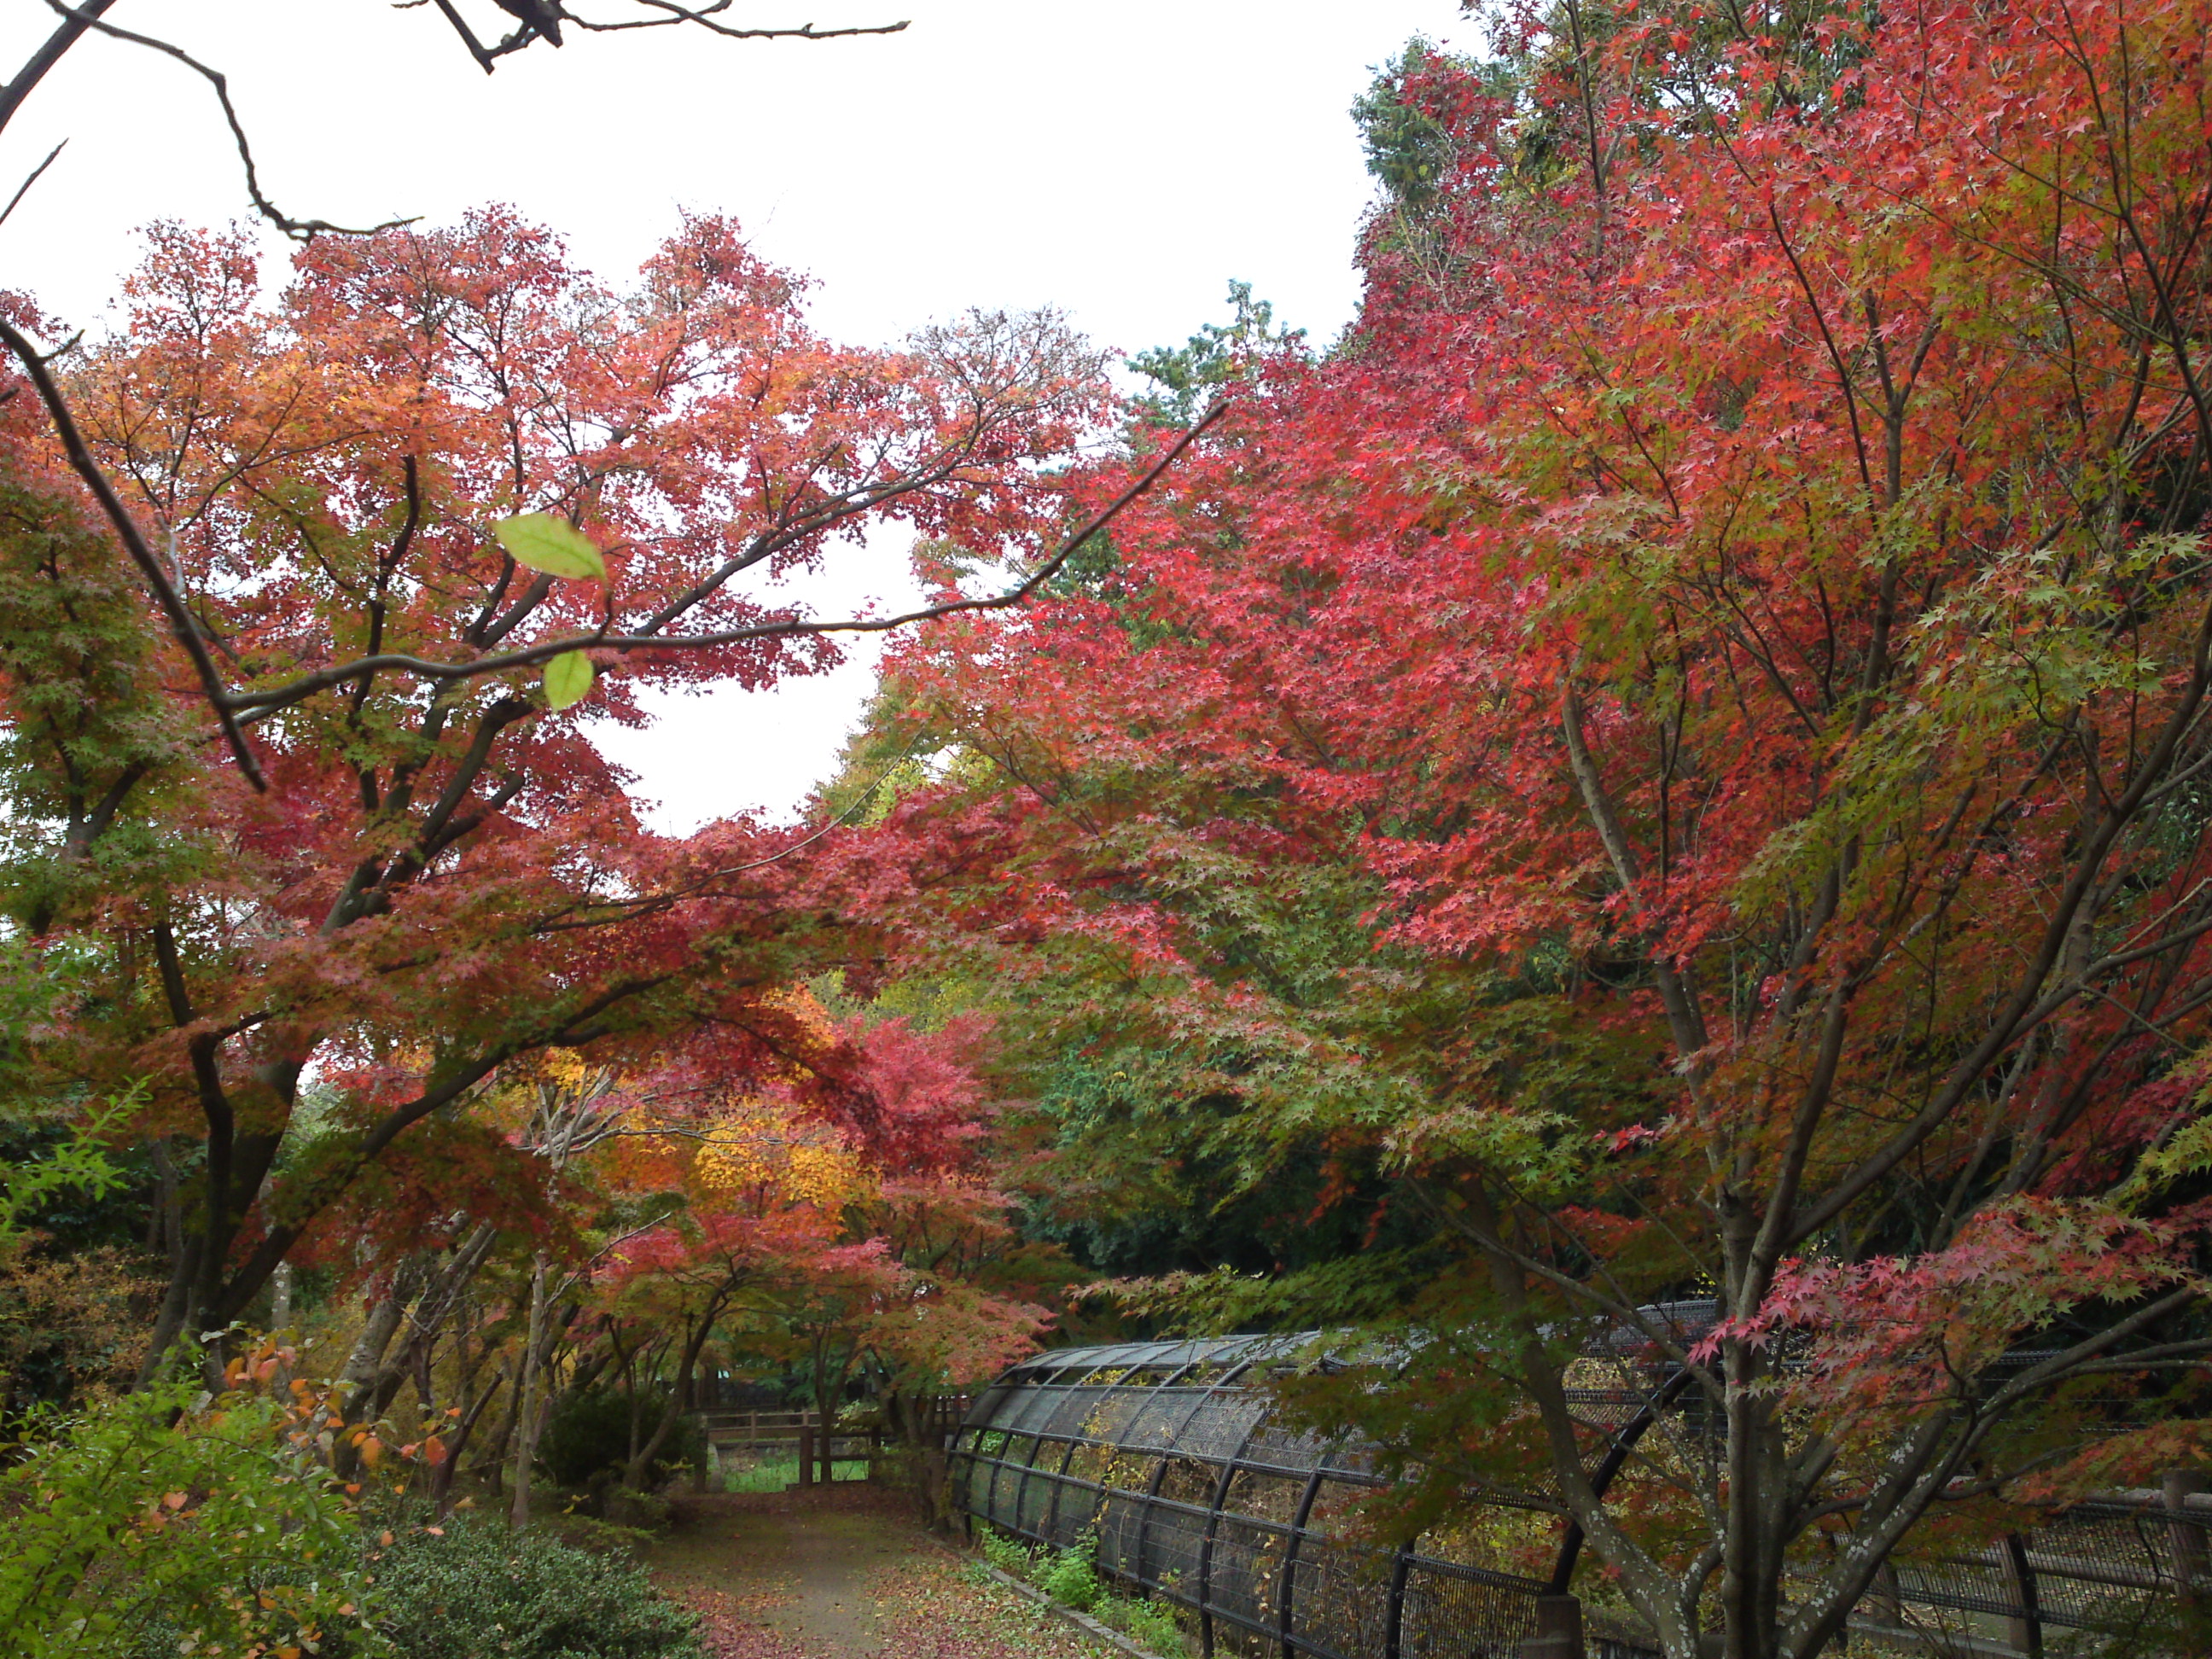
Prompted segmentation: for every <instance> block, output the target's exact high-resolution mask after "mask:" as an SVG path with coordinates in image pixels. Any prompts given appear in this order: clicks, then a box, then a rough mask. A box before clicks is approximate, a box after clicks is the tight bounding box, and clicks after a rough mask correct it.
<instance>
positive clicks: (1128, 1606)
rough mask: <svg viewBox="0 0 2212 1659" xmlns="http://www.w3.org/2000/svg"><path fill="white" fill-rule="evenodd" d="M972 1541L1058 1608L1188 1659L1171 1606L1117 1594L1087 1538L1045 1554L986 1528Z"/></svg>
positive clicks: (1166, 1658) (1172, 1657)
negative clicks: (1087, 1616)
mask: <svg viewBox="0 0 2212 1659" xmlns="http://www.w3.org/2000/svg"><path fill="white" fill-rule="evenodd" d="M976 1542H977V1543H978V1544H979V1545H980V1546H981V1548H982V1551H983V1559H985V1560H987V1561H988V1562H989V1563H990V1564H991V1565H993V1566H994V1567H996V1568H998V1570H999V1571H1001V1572H1004V1573H1010V1574H1012V1576H1013V1577H1017V1578H1019V1579H1022V1580H1023V1581H1024V1582H1025V1583H1031V1584H1034V1585H1036V1588H1037V1589H1040V1590H1042V1591H1043V1592H1044V1593H1045V1594H1046V1595H1048V1596H1050V1597H1051V1598H1052V1599H1053V1600H1054V1601H1057V1602H1059V1603H1060V1605H1061V1606H1062V1607H1073V1608H1074V1609H1075V1611H1076V1612H1078V1613H1089V1614H1090V1615H1091V1617H1092V1618H1094V1619H1096V1620H1098V1622H1099V1623H1100V1624H1102V1625H1109V1626H1112V1627H1113V1628H1114V1629H1115V1630H1118V1631H1120V1632H1122V1633H1123V1634H1125V1635H1126V1636H1127V1637H1128V1638H1129V1639H1130V1640H1132V1641H1133V1642H1134V1643H1136V1644H1137V1645H1138V1646H1139V1647H1142V1648H1147V1649H1150V1650H1152V1652H1154V1653H1156V1654H1158V1655H1160V1656H1162V1659H1187V1656H1188V1653H1189V1651H1190V1650H1189V1647H1188V1645H1187V1644H1185V1642H1184V1641H1183V1636H1182V1627H1181V1626H1178V1625H1177V1624H1176V1618H1175V1610H1174V1609H1173V1608H1172V1607H1167V1606H1165V1605H1164V1604H1163V1603H1161V1602H1158V1601H1146V1600H1145V1599H1143V1598H1142V1597H1141V1596H1127V1595H1115V1594H1114V1592H1113V1591H1112V1590H1111V1589H1109V1588H1108V1587H1107V1585H1106V1583H1105V1581H1104V1580H1103V1579H1102V1578H1101V1577H1099V1576H1098V1567H1097V1550H1098V1545H1097V1540H1096V1539H1095V1538H1092V1537H1089V1536H1085V1537H1084V1538H1082V1539H1079V1540H1078V1541H1076V1542H1074V1543H1073V1544H1070V1545H1068V1546H1066V1547H1065V1548H1063V1549H1059V1550H1054V1551H1052V1552H1050V1553H1046V1552H1044V1551H1042V1550H1037V1549H1033V1548H1031V1547H1030V1546H1029V1545H1027V1544H1025V1543H1024V1542H1023V1541H1021V1540H1019V1539H1018V1538H1015V1537H1013V1536H1012V1534H1007V1533H1002V1532H1000V1531H998V1530H997V1529H996V1528H989V1527H987V1528H984V1529H983V1530H982V1531H981V1533H980V1534H977V1537H976Z"/></svg>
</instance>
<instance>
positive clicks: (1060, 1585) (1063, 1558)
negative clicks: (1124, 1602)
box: [1036, 1544, 1104, 1613]
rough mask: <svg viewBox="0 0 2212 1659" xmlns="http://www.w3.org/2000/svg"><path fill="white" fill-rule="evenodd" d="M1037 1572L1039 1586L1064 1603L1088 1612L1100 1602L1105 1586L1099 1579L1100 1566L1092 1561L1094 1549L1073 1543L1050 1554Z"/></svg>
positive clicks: (1081, 1611)
mask: <svg viewBox="0 0 2212 1659" xmlns="http://www.w3.org/2000/svg"><path fill="white" fill-rule="evenodd" d="M1039 1568H1040V1570H1039V1571H1038V1572H1037V1573H1036V1587H1037V1588H1038V1589H1041V1590H1042V1591H1043V1592H1044V1593H1045V1594H1046V1595H1049V1596H1050V1597H1052V1599H1053V1600H1054V1601H1058V1602H1060V1604H1061V1605H1062V1606H1063V1607H1073V1608H1074V1609H1075V1610H1076V1611H1077V1612H1078V1613H1088V1612H1090V1611H1091V1608H1093V1607H1097V1605H1098V1598H1099V1597H1100V1596H1101V1595H1103V1594H1104V1589H1103V1586H1102V1585H1100V1583H1099V1582H1098V1569H1097V1567H1096V1566H1094V1565H1091V1551H1090V1549H1089V1547H1086V1546H1085V1545H1081V1544H1071V1545H1069V1546H1068V1547H1066V1549H1064V1550H1061V1551H1060V1552H1059V1553H1057V1554H1054V1555H1052V1556H1048V1557H1047V1558H1046V1559H1044V1560H1043V1561H1042V1562H1041V1563H1040V1564H1039Z"/></svg>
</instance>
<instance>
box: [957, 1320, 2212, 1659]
mask: <svg viewBox="0 0 2212 1659" xmlns="http://www.w3.org/2000/svg"><path fill="white" fill-rule="evenodd" d="M1312 1341H1313V1338H1312V1337H1311V1336H1310V1335H1302V1336H1291V1337H1259V1336H1243V1337H1225V1338H1218V1339H1211V1340H1196V1341H1180V1342H1140V1343H1122V1344H1116V1345H1113V1346H1105V1347H1094V1348H1066V1349H1059V1350H1053V1351H1048V1352H1043V1353H1041V1354H1038V1355H1036V1357H1035V1358H1032V1359H1030V1360H1028V1361H1026V1362H1024V1364H1020V1365H1017V1366H1016V1367H1014V1368H1013V1369H1012V1370H1010V1371H1008V1372H1007V1373H1006V1375H1005V1376H1002V1377H1001V1378H1000V1379H999V1381H998V1382H997V1383H995V1384H994V1385H993V1386H992V1387H991V1389H989V1390H987V1392H986V1393H984V1394H983V1395H981V1396H980V1397H979V1398H978V1399H977V1400H976V1401H975V1406H974V1407H973V1409H972V1410H971V1411H970V1412H969V1415H968V1418H967V1420H966V1422H965V1423H964V1424H963V1425H962V1428H961V1430H960V1432H959V1434H958V1436H957V1438H956V1440H955V1442H954V1447H953V1467H952V1477H953V1489H954V1492H955V1495H956V1498H957V1501H958V1502H959V1504H960V1505H961V1507H962V1508H963V1510H965V1512H966V1513H967V1514H968V1515H969V1516H970V1517H971V1518H972V1519H973V1520H975V1521H980V1522H989V1523H990V1524H991V1525H993V1526H994V1527H997V1528H1000V1530H1002V1531H1004V1532H1006V1533H1009V1534H1013V1535H1014V1536H1016V1537H1018V1538H1021V1539H1024V1540H1027V1541H1030V1542H1032V1543H1035V1544H1039V1545H1043V1546H1047V1547H1054V1548H1063V1547H1068V1546H1071V1545H1078V1544H1081V1543H1084V1542H1085V1541H1095V1545H1096V1550H1097V1565H1098V1567H1099V1569H1100V1571H1102V1572H1103V1573H1104V1574H1106V1575H1108V1576H1109V1577H1113V1578H1115V1579H1118V1580H1120V1581H1121V1583H1123V1584H1125V1585H1129V1586H1135V1587H1140V1588H1141V1589H1144V1590H1145V1591H1146V1592H1147V1593H1149V1594H1150V1595H1153V1596H1155V1597H1158V1598H1160V1599H1164V1600H1166V1601H1172V1602H1175V1603H1176V1604H1179V1605H1180V1606H1181V1607H1183V1608H1185V1609H1187V1610H1188V1613H1190V1614H1191V1615H1193V1616H1194V1621H1195V1623H1196V1626H1197V1633H1198V1637H1199V1642H1200V1648H1201V1650H1202V1651H1203V1652H1205V1653H1206V1654H1208V1655H1212V1654H1216V1653H1220V1654H1229V1655H1235V1656H1239V1659H1245V1656H1249V1659H1261V1656H1263V1655H1265V1656H1277V1655H1279V1656H1283V1659H1291V1656H1294V1655H1298V1654H1311V1655H1316V1656H1319V1659H1518V1656H1520V1654H1521V1653H1522V1644H1525V1643H1528V1642H1530V1641H1531V1640H1532V1639H1534V1638H1538V1637H1540V1636H1543V1637H1546V1638H1553V1639H1551V1640H1547V1642H1546V1643H1545V1644H1544V1645H1543V1646H1542V1647H1540V1648H1536V1649H1533V1650H1531V1652H1532V1653H1534V1654H1546V1655H1553V1654H1556V1655H1557V1656H1558V1659H1573V1656H1575V1655H1577V1654H1579V1653H1588V1654H1590V1655H1593V1656H1595V1659H1638V1656H1646V1655H1651V1654H1654V1653H1655V1652H1656V1649H1655V1648H1654V1647H1653V1646H1652V1645H1651V1644H1650V1638H1648V1637H1645V1636H1640V1635H1639V1633H1638V1632H1637V1631H1636V1630H1635V1629H1634V1628H1633V1627H1632V1626H1629V1625H1624V1624H1623V1623H1621V1622H1620V1621H1619V1620H1613V1619H1609V1618H1607V1617H1606V1616H1605V1615H1604V1614H1603V1613H1599V1614H1598V1616H1597V1617H1596V1618H1595V1620H1594V1621H1592V1623H1591V1624H1590V1626H1589V1629H1588V1631H1587V1632H1585V1631H1584V1628H1583V1626H1584V1620H1583V1609H1582V1607H1581V1606H1580V1604H1579V1603H1577V1601H1574V1600H1573V1599H1572V1598H1571V1597H1569V1596H1568V1595H1565V1592H1566V1591H1567V1590H1568V1589H1570V1588H1571V1586H1574V1585H1575V1570H1576V1565H1577V1556H1578V1553H1579V1541H1578V1540H1577V1538H1576V1537H1575V1536H1574V1534H1573V1529H1572V1528H1570V1527H1568V1526H1567V1525H1566V1524H1565V1522H1563V1521H1562V1520H1561V1519H1560V1517H1559V1515H1558V1514H1557V1513H1556V1512H1555V1510H1554V1508H1553V1506H1552V1505H1549V1504H1547V1503H1545V1502H1544V1501H1543V1498H1542V1496H1541V1492H1533V1491H1532V1493H1531V1494H1530V1497H1529V1499H1528V1503H1527V1504H1525V1505H1520V1504H1515V1503H1513V1502H1511V1501H1510V1499H1509V1500H1507V1501H1494V1502H1486V1503H1485V1504H1482V1505H1481V1506H1480V1510H1479V1511H1478V1515H1477V1518H1476V1520H1475V1521H1474V1522H1473V1523H1463V1522H1454V1523H1452V1524H1451V1525H1450V1526H1449V1528H1448V1529H1440V1530H1438V1531H1436V1532H1432V1533H1430V1534H1425V1535H1424V1536H1422V1537H1420V1538H1418V1539H1415V1540H1413V1541H1410V1542H1409V1543H1408V1544H1407V1545H1406V1546H1405V1547H1401V1548H1398V1549H1395V1550H1390V1549H1378V1548H1376V1547H1373V1546H1372V1545H1371V1544H1368V1543H1364V1542H1361V1541H1358V1539H1357V1538H1356V1537H1355V1536H1354V1529H1353V1528H1352V1527H1351V1525H1350V1524H1349V1516H1348V1514H1347V1511H1348V1510H1350V1508H1351V1507H1352V1504H1355V1503H1357V1502H1358V1499H1359V1498H1361V1497H1363V1496H1364V1495H1365V1494H1367V1493H1369V1492H1372V1491H1373V1490H1375V1489H1376V1487H1378V1486H1382V1485H1383V1483H1384V1477H1383V1476H1382V1475H1380V1474H1377V1473H1376V1463H1375V1459H1374V1455H1373V1450H1372V1448H1371V1447H1369V1446H1367V1445H1364V1444H1363V1443H1359V1442H1358V1441H1356V1440H1354V1441H1346V1442H1339V1443H1323V1442H1321V1441H1318V1440H1316V1439H1313V1438H1311V1437H1305V1436H1302V1435H1299V1434H1296V1433H1292V1432H1291V1431H1288V1430H1287V1429H1286V1428H1285V1427H1283V1426H1282V1425H1278V1424H1276V1423H1274V1422H1273V1421H1272V1420H1271V1416H1270V1411H1271V1403H1272V1402H1271V1400H1270V1397H1269V1396H1268V1395H1267V1394H1266V1393H1265V1392H1264V1391H1263V1390H1262V1389H1259V1388H1258V1387H1256V1386H1255V1384H1256V1383H1258V1382H1259V1381H1260V1380H1261V1378H1262V1377H1263V1376H1265V1374H1266V1372H1267V1369H1268V1367H1269V1366H1270V1365H1271V1364H1281V1363H1284V1362H1285V1361H1286V1360H1287V1358H1289V1356H1291V1354H1293V1353H1295V1352H1299V1351H1301V1350H1304V1349H1305V1348H1307V1347H1308V1346H1310V1344H1311V1342H1312ZM1584 1392H1585V1391H1577V1393H1578V1394H1580V1393H1584ZM1676 1392H1677V1391H1676V1390H1673V1389H1665V1390H1661V1391H1658V1393H1657V1394H1656V1395H1655V1394H1654V1393H1653V1392H1650V1391H1644V1392H1642V1393H1632V1392H1622V1393H1618V1394H1615V1393H1613V1392H1612V1391H1608V1390H1603V1389H1593V1390H1589V1391H1586V1397H1583V1398H1580V1399H1578V1400H1577V1406H1578V1407H1579V1409H1580V1411H1581V1413H1582V1414H1583V1415H1584V1416H1585V1418H1586V1419H1589V1420H1593V1421H1598V1422H1605V1423H1607V1424H1609V1425H1610V1430H1609V1431H1610V1432H1612V1433H1613V1434H1614V1436H1615V1437H1616V1440H1617V1442H1618V1440H1619V1439H1620V1438H1621V1437H1626V1438H1628V1439H1633V1437H1634V1436H1635V1435H1636V1434H1637V1433H1638V1432H1640V1431H1641V1425H1642V1423H1644V1422H1648V1421H1649V1420H1650V1406H1651V1403H1652V1402H1653V1401H1654V1400H1655V1398H1656V1399H1658V1400H1659V1401H1662V1403H1663V1402H1664V1401H1671V1400H1672V1399H1673V1398H1674V1395H1675V1393H1676ZM1683 1404H1684V1406H1686V1407H1688V1406H1693V1404H1694V1402H1689V1401H1684V1402H1683ZM1639 1419H1640V1421H1639ZM2188 1484H2189V1483H2186V1482H2185V1483H2183V1484H2182V1485H2181V1486H2172V1487H2170V1488H2169V1490H2167V1491H2166V1492H2164V1493H2162V1494H2161V1493H2159V1492H2127V1493H2113V1494H2110V1495H2108V1496H2107V1497H2106V1498H2100V1499H2098V1500H2096V1501H2094V1502H2089V1503H2082V1504H2075V1505H2073V1506H2071V1507H2070V1508H2069V1509H2067V1510H2063V1511H2062V1512H2058V1513H2056V1514H2053V1515H2051V1516H2048V1517H2047V1518H2046V1520H2045V1522H2044V1524H2042V1525H2040V1526H2039V1527H2038V1528H2035V1529H2034V1530H2033V1531H2031V1532H2025V1533H2021V1534H2012V1535H2008V1536H2007V1537H2004V1538H2002V1539H2000V1540H1998V1541H1996V1542H1994V1543H1992V1544H1989V1545H1986V1546H1982V1547H1960V1546H1956V1545H1954V1546H1952V1547H1949V1548H1948V1549H1943V1548H1929V1549H1926V1550H1920V1549H1914V1548H1912V1547H1910V1545H1909V1543H1908V1547H1907V1548H1905V1549H1904V1550H1902V1551H1900V1552H1899V1554H1898V1556H1897V1557H1896V1558H1895V1559H1894V1562H1893V1566H1892V1567H1891V1568H1890V1569H1889V1570H1887V1571H1885V1572H1884V1574H1883V1576H1882V1578H1881V1583H1879V1584H1878V1586H1877V1588H1876V1589H1875V1592H1874V1593H1872V1594H1870V1595H1869V1596H1868V1597H1867V1598H1865V1599H1864V1600H1863V1601H1862V1602H1861V1604H1860V1607H1859V1610H1858V1612H1857V1614H1856V1615H1855V1616H1854V1617H1853V1619H1852V1620H1851V1626H1852V1631H1853V1634H1854V1637H1855V1638H1872V1639H1873V1640H1874V1642H1875V1644H1878V1645H1886V1646H1892V1647H1896V1648H1900V1649H1902V1650H1906V1651H1911V1650H1919V1651H1923V1652H1932V1653H1936V1654H1941V1655H1944V1656H1955V1659H1968V1656H1977V1659H2004V1656H2018V1659H2058V1656H2061V1655H2077V1654H2078V1655H2082V1656H2087V1655H2089V1654H2100V1655H2101V1654H2113V1653H2117V1652H2118V1651H2119V1650H2121V1649H2123V1648H2124V1649H2126V1650H2130V1651H2143V1650H2146V1649H2148V1650H2150V1651H2159V1650H2168V1651H2171V1650H2173V1644H2172V1642H2171V1641H2170V1640H2166V1639H2163V1632H2166V1631H2169V1630H2171V1629H2172V1620H2173V1614H2174V1613H2175V1610H2176V1602H2177V1601H2178V1600H2179V1601H2192V1600H2193V1601H2196V1602H2197V1604H2198V1606H2199V1607H2200V1609H2201V1608H2204V1607H2212V1577H2207V1570H2206V1562H2207V1555H2208V1552H2207V1548H2206V1538H2205V1534H2206V1531H2207V1529H2208V1528H2212V1497H2208V1496H2206V1495H2204V1494H2203V1493H2201V1492H2200V1493H2195V1494H2194V1495H2192V1493H2191V1492H2190V1491H2189V1490H2187V1489H2186V1488H2187V1486H2188ZM1532 1563H1534V1564H1541V1569H1542V1570H1543V1576H1537V1574H1536V1573H1534V1572H1532V1571H1529V1568H1530V1565H1531V1564H1532ZM1516 1568H1517V1569H1519V1570H1518V1571H1516V1570H1515V1569H1516ZM1583 1571H1584V1577H1587V1575H1588V1571H1589V1569H1588V1568H1585V1569H1584V1570H1583ZM1592 1611H1593V1612H1596V1611H1597V1610H1596V1609H1595V1608H1593V1609H1592ZM2130 1638H2132V1639H2130ZM2116 1641H2117V1643H2118V1646H2115V1643H2116Z"/></svg>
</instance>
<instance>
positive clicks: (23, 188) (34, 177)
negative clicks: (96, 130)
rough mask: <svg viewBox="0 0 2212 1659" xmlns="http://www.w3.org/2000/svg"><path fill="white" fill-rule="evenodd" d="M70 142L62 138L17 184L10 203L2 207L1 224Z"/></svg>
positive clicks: (0, 210)
mask: <svg viewBox="0 0 2212 1659" xmlns="http://www.w3.org/2000/svg"><path fill="white" fill-rule="evenodd" d="M67 143H69V140H68V139H66V138H64V139H63V140H62V142H61V143H59V144H56V145H55V146H54V147H53V148H52V149H50V150H48V151H47V152H46V160H45V161H41V162H40V163H39V165H38V166H36V167H33V168H32V169H31V176H30V177H29V178H27V179H24V180H23V182H22V183H21V184H20V185H16V186H15V194H14V195H13V196H10V197H9V198H8V205H7V206H6V207H4V208H0V225H4V224H6V223H7V222H8V216H9V215H10V214H11V213H13V212H15V210H16V208H17V207H19V206H20V205H21V203H22V200H23V198H24V197H26V196H27V195H29V194H30V193H31V186H32V185H35V184H37V183H38V182H39V180H40V178H41V177H42V176H43V175H44V174H45V173H46V169H47V168H48V167H52V166H53V164H54V158H55V157H56V156H57V155H60V154H61V153H62V149H63V147H64V145H66V144H67Z"/></svg>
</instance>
